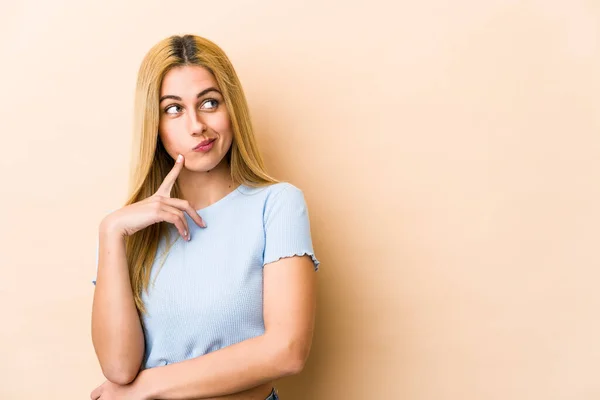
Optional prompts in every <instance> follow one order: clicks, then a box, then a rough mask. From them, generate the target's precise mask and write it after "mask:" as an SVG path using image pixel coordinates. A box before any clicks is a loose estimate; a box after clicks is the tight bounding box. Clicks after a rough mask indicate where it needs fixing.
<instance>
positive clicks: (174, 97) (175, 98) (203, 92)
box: [159, 87, 221, 103]
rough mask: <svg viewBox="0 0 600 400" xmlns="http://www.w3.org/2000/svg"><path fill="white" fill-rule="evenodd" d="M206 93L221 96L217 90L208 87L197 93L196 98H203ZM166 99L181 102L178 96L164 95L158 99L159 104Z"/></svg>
mask: <svg viewBox="0 0 600 400" xmlns="http://www.w3.org/2000/svg"><path fill="white" fill-rule="evenodd" d="M208 92H217V93H219V94H221V92H220V91H219V89H217V88H215V87H209V88H207V89H204V90H203V91H201V92H200V93H198V95H197V96H196V97H197V98H200V97H202V96H204V95H205V94H206V93H208ZM166 99H173V100H179V101H181V97H179V96H175V95H172V94H166V95H164V96H162V97H161V98H160V100H159V103H162V101H163V100H166Z"/></svg>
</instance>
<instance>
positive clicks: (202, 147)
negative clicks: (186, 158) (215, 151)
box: [192, 139, 216, 152]
mask: <svg viewBox="0 0 600 400" xmlns="http://www.w3.org/2000/svg"><path fill="white" fill-rule="evenodd" d="M215 140H216V139H211V140H205V141H203V142H202V143H200V144H199V145H198V146H196V147H194V148H193V149H192V150H193V151H202V152H206V151H209V150H210V149H212V147H213V144H214V143H215Z"/></svg>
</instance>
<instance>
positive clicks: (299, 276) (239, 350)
mask: <svg viewBox="0 0 600 400" xmlns="http://www.w3.org/2000/svg"><path fill="white" fill-rule="evenodd" d="M263 307H264V321H265V334H264V335H261V336H257V337H254V338H251V339H248V340H244V341H243V342H240V343H236V344H234V345H231V346H227V347H225V348H222V349H220V350H217V351H214V352H212V353H209V354H206V355H203V356H200V357H196V358H193V359H190V360H185V361H182V362H179V363H174V364H169V365H165V366H162V367H156V368H150V369H146V370H143V371H141V372H140V374H139V375H138V377H137V378H136V380H135V381H134V383H133V385H134V386H137V388H136V391H137V392H139V393H142V394H143V397H144V398H145V399H169V400H179V399H181V400H183V399H205V398H212V397H217V396H223V395H228V394H233V393H238V392H241V391H244V390H246V389H249V388H252V387H256V386H258V385H261V384H263V383H266V382H270V381H273V380H275V379H278V378H281V377H284V376H288V375H293V374H297V373H299V372H300V371H301V370H302V368H303V367H304V363H305V362H306V359H307V358H308V354H309V351H310V347H311V343H312V336H313V327H314V314H315V308H316V278H315V271H314V269H313V262H312V260H311V258H310V257H309V256H294V257H288V258H282V259H280V260H278V261H275V262H272V263H270V264H267V265H265V267H264V301H263Z"/></svg>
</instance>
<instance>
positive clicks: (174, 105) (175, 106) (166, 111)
mask: <svg viewBox="0 0 600 400" xmlns="http://www.w3.org/2000/svg"><path fill="white" fill-rule="evenodd" d="M172 108H180V107H179V106H178V105H177V104H173V105H170V106H169V107H167V108H165V113H167V114H176V112H175V113H172V112H169V110H170V109H172Z"/></svg>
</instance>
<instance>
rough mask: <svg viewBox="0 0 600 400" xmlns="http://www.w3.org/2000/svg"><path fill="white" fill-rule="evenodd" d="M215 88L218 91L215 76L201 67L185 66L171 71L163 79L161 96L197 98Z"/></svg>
mask: <svg viewBox="0 0 600 400" xmlns="http://www.w3.org/2000/svg"><path fill="white" fill-rule="evenodd" d="M210 87H214V88H217V89H218V85H217V81H216V80H215V78H214V76H213V74H212V73H211V72H210V71H209V70H207V69H206V68H203V67H200V66H196V65H194V66H188V65H186V66H183V67H176V68H173V69H171V70H170V71H169V72H167V74H166V75H165V77H164V78H163V81H162V85H161V93H160V95H161V96H164V95H177V96H180V97H181V96H188V95H189V96H194V97H195V96H196V94H198V93H199V92H201V91H202V90H204V89H207V88H210Z"/></svg>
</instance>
